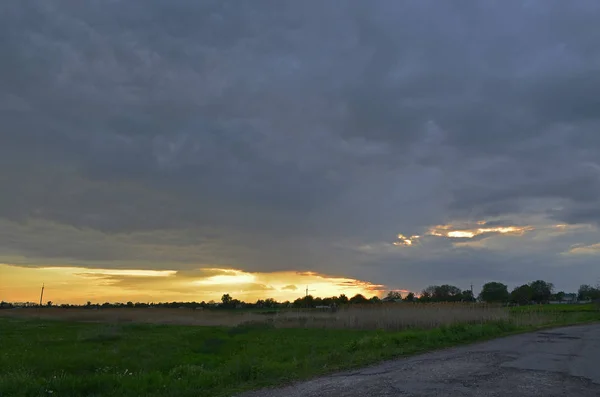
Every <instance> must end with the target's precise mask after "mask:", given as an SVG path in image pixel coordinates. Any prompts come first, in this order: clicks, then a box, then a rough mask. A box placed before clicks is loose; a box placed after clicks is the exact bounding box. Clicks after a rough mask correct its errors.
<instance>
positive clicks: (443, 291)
mask: <svg viewBox="0 0 600 397" xmlns="http://www.w3.org/2000/svg"><path fill="white" fill-rule="evenodd" d="M461 293H462V291H461V290H460V288H458V287H455V286H454V285H448V284H444V285H430V286H429V287H427V288H425V290H423V293H422V294H421V295H423V296H426V297H429V298H430V300H431V301H433V302H456V301H459V300H460V298H461Z"/></svg>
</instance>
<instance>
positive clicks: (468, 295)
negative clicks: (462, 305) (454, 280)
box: [462, 289, 475, 302]
mask: <svg viewBox="0 0 600 397" xmlns="http://www.w3.org/2000/svg"><path fill="white" fill-rule="evenodd" d="M462 301H463V302H475V297H474V296H473V291H471V290H470V289H466V290H464V291H463V292H462Z"/></svg>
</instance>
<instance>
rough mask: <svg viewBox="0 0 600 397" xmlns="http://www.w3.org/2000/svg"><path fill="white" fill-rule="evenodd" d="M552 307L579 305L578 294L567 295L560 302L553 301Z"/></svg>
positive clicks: (551, 302)
mask: <svg viewBox="0 0 600 397" xmlns="http://www.w3.org/2000/svg"><path fill="white" fill-rule="evenodd" d="M549 303H550V304H551V305H566V304H573V303H579V302H578V301H577V294H565V295H564V296H563V297H562V299H560V300H552V301H550V302H549Z"/></svg>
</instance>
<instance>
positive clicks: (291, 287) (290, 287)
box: [282, 284, 298, 291]
mask: <svg viewBox="0 0 600 397" xmlns="http://www.w3.org/2000/svg"><path fill="white" fill-rule="evenodd" d="M297 289H298V287H296V286H295V285H293V284H290V285H286V286H285V287H283V288H282V290H289V291H296V290H297Z"/></svg>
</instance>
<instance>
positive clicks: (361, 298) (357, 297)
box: [349, 294, 369, 304]
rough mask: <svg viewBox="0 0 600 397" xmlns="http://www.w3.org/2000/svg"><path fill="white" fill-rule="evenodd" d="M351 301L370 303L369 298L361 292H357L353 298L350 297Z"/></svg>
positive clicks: (353, 302) (354, 302)
mask: <svg viewBox="0 0 600 397" xmlns="http://www.w3.org/2000/svg"><path fill="white" fill-rule="evenodd" d="M349 302H350V303H352V304H364V303H369V300H368V299H367V298H365V297H364V296H363V295H361V294H356V295H354V296H353V297H352V298H350V301H349Z"/></svg>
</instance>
